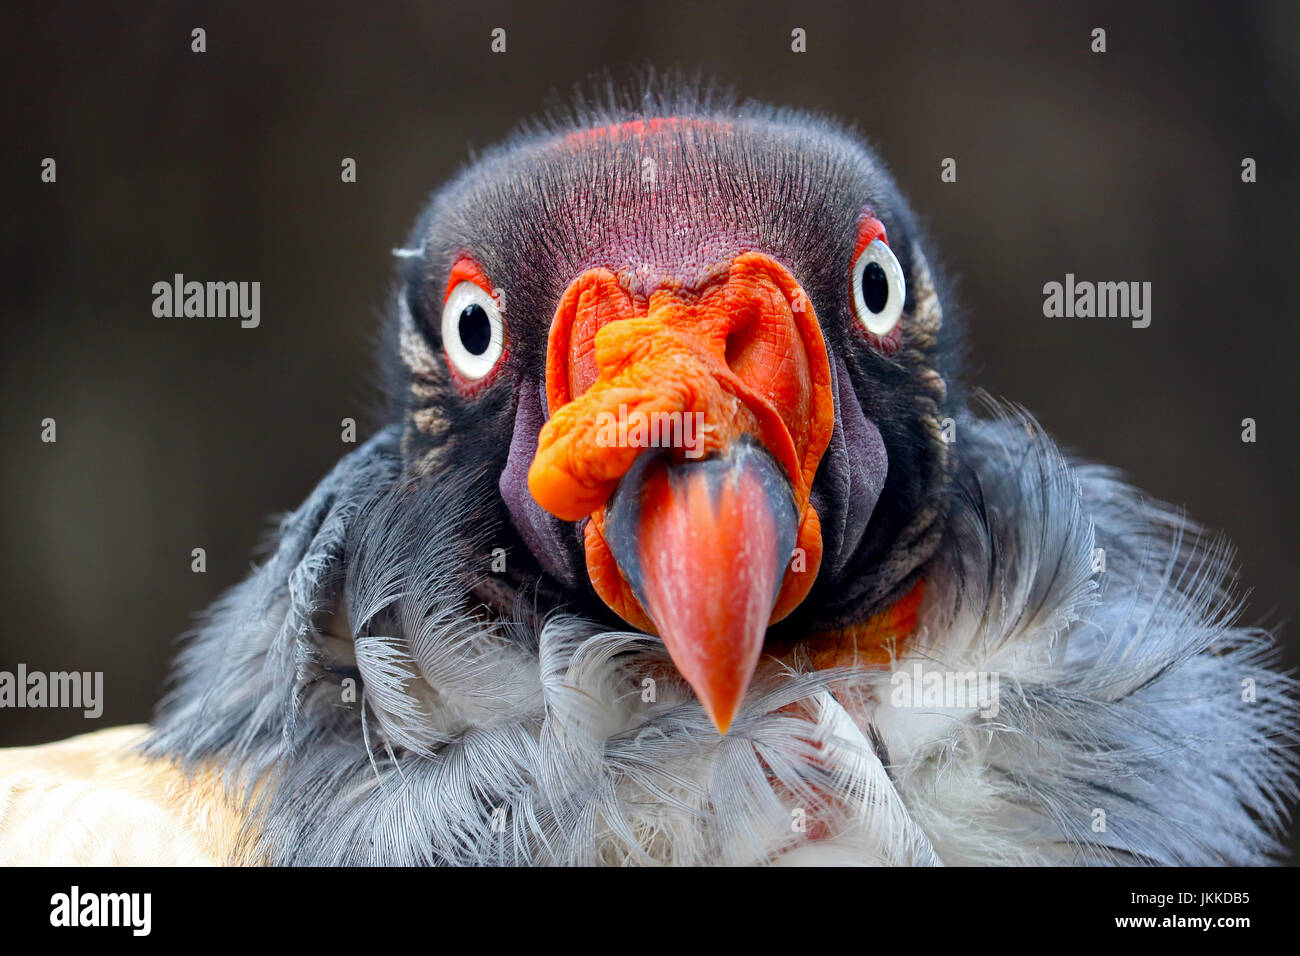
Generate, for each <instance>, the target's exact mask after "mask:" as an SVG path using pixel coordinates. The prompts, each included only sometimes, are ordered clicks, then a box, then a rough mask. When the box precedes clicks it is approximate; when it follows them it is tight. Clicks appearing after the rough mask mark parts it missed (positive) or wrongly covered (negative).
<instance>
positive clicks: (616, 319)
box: [528, 252, 834, 633]
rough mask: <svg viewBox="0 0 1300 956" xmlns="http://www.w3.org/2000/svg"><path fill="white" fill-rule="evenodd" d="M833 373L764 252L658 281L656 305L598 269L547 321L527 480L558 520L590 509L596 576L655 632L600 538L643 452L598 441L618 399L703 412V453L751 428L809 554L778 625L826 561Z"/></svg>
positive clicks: (813, 320) (798, 298)
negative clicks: (701, 275)
mask: <svg viewBox="0 0 1300 956" xmlns="http://www.w3.org/2000/svg"><path fill="white" fill-rule="evenodd" d="M830 375H831V373H830V363H829V359H828V358H827V354H826V345H825V342H824V341H823V339H822V334H821V327H820V325H819V324H818V322H817V316H816V314H815V313H814V311H813V307H812V303H811V302H809V301H808V298H807V296H805V295H804V293H803V290H802V289H801V288H800V287H799V284H798V282H796V281H795V279H794V277H793V276H791V275H790V273H789V271H788V270H786V269H785V268H784V267H782V266H781V265H779V264H778V263H777V262H775V261H774V260H772V259H771V258H770V257H768V256H766V255H763V254H762V253H757V252H747V253H743V254H741V255H740V256H737V257H736V258H735V259H734V260H733V261H732V262H731V263H730V264H729V265H728V266H727V268H726V269H725V271H719V272H718V273H717V274H716V275H715V276H714V277H713V278H712V279H711V280H709V281H707V282H706V283H704V284H703V286H702V287H701V288H698V289H693V290H688V289H683V288H680V287H671V286H665V287H660V288H658V289H656V290H655V291H654V292H652V293H651V294H650V296H649V298H648V300H647V299H638V298H637V297H635V296H633V295H631V294H630V293H629V292H627V291H626V290H625V289H624V288H623V287H622V286H621V285H620V284H619V281H618V277H617V276H616V275H615V274H614V273H613V272H612V271H610V270H608V269H592V270H589V271H588V272H585V273H584V274H583V275H581V276H579V277H578V279H576V280H575V281H574V282H573V284H572V285H571V286H570V287H569V289H568V290H567V291H566V293H565V295H564V297H563V298H562V299H561V301H560V305H559V307H558V308H557V310H556V315H555V321H554V322H553V323H552V326H551V334H550V342H549V347H548V354H547V374H546V393H547V404H548V406H549V409H550V413H551V417H550V420H549V421H548V422H547V423H546V425H545V426H543V428H542V431H541V434H540V436H539V439H538V448H537V454H536V456H535V457H534V459H533V463H532V466H531V467H530V469H529V472H528V485H529V489H530V491H531V492H532V494H533V497H534V498H536V500H537V502H538V504H540V505H541V506H542V507H543V508H545V509H546V510H547V511H549V512H551V513H552V514H554V515H556V516H557V517H560V518H562V519H564V520H568V521H576V520H579V519H581V518H583V517H586V516H588V515H590V516H591V521H590V523H589V524H588V526H587V530H586V538H585V545H586V552H587V572H588V575H589V577H590V578H591V582H592V585H593V586H594V587H595V589H596V592H597V594H599V595H600V597H601V598H602V599H603V600H604V601H605V603H606V604H608V605H609V606H610V608H611V609H612V610H613V611H614V612H615V613H617V614H618V615H619V616H621V617H622V618H623V619H624V620H626V621H628V622H629V623H630V624H632V625H634V626H636V627H638V628H640V629H642V630H645V631H648V632H650V633H655V628H654V625H653V623H652V622H651V621H650V619H649V616H648V615H647V614H646V613H645V610H644V609H643V608H641V606H640V604H639V602H638V601H637V599H636V597H635V596H634V595H633V594H632V592H631V589H630V588H629V587H628V585H627V583H626V582H625V581H624V580H623V577H622V574H621V573H620V572H619V570H618V567H617V565H616V564H615V562H614V558H613V554H612V553H611V552H610V550H609V546H608V545H607V544H606V542H605V538H604V528H605V516H604V506H605V503H606V502H607V501H608V500H609V496H610V495H611V494H612V493H613V491H614V488H615V486H616V485H617V484H618V481H619V479H620V478H622V476H623V475H624V474H625V473H626V472H627V470H628V469H629V468H630V467H631V466H632V463H633V462H634V461H635V460H636V458H637V456H638V455H639V454H641V453H642V452H643V451H644V449H643V448H636V447H611V446H610V445H609V444H602V443H601V442H600V440H599V431H600V422H601V414H602V413H609V414H612V415H614V416H616V417H617V415H618V413H619V406H620V405H624V406H626V409H627V413H628V414H632V413H643V414H646V415H652V414H654V413H659V412H668V413H671V412H681V413H684V414H692V413H695V412H699V413H702V414H703V416H704V423H705V432H704V451H705V454H706V455H707V454H710V453H714V452H720V451H723V450H725V449H726V448H728V447H729V446H730V444H731V443H732V442H734V441H736V440H737V439H738V438H739V437H740V436H742V435H750V436H753V437H754V438H755V439H757V440H758V441H759V442H760V443H761V444H762V445H763V446H764V447H765V448H766V449H767V450H768V451H769V452H770V453H771V454H772V456H773V457H774V458H775V459H776V461H777V463H778V464H779V465H780V466H781V468H782V469H783V470H784V471H785V473H786V474H787V475H788V476H789V478H790V483H791V487H792V489H793V492H794V499H795V507H796V513H797V514H798V516H799V522H800V523H799V529H798V534H797V547H798V548H801V549H802V550H803V556H804V561H803V562H802V565H801V570H798V571H796V570H793V569H792V568H791V569H788V570H787V572H786V574H785V578H784V580H783V581H782V585H781V590H780V592H779V594H778V597H777V601H776V605H775V607H774V608H773V612H772V619H771V620H772V622H773V623H774V622H776V621H778V620H780V619H781V618H783V617H785V616H786V615H787V614H789V613H790V612H791V611H792V610H794V608H795V607H796V606H798V604H799V602H801V601H802V600H803V599H804V597H806V596H807V594H808V590H809V589H810V588H811V587H812V583H813V581H814V580H815V578H816V575H817V570H818V568H819V567H820V563H821V551H822V541H821V524H820V521H819V519H818V516H817V511H816V509H815V508H814V507H812V505H811V504H810V502H809V495H810V493H811V490H812V482H813V478H814V476H815V475H816V473H817V466H818V464H819V463H820V461H821V458H822V455H823V454H824V453H825V451H826V447H827V445H828V444H829V443H830V438H831V431H832V428H833V427H834V400H833V397H832V396H833V393H832V390H831V378H830ZM679 453H680V452H679Z"/></svg>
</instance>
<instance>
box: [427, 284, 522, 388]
mask: <svg viewBox="0 0 1300 956" xmlns="http://www.w3.org/2000/svg"><path fill="white" fill-rule="evenodd" d="M442 345H443V348H444V349H446V351H447V359H448V361H450V362H451V367H452V368H453V369H455V370H456V372H458V373H459V374H460V376H461V377H462V378H464V379H466V380H467V381H470V382H477V381H479V380H480V379H482V378H484V377H485V376H486V375H487V374H488V373H489V372H491V371H492V370H493V369H494V368H496V365H497V362H498V361H499V360H500V359H501V354H502V352H504V351H505V345H506V333H505V322H504V321H503V320H502V318H501V309H500V308H499V307H498V306H497V303H496V300H495V299H493V298H492V296H490V295H488V293H487V292H486V291H485V290H484V289H483V288H482V287H481V286H479V285H478V283H476V282H470V281H462V282H459V283H457V284H456V286H455V287H454V288H453V289H452V290H451V293H450V294H449V295H448V296H447V304H446V305H444V306H443V307H442Z"/></svg>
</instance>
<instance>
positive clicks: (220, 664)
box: [155, 414, 1296, 864]
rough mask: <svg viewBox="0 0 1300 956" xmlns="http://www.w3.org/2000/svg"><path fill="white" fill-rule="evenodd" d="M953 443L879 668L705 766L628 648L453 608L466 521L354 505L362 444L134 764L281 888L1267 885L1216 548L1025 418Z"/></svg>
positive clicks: (1272, 800) (786, 684) (1254, 710)
mask: <svg viewBox="0 0 1300 956" xmlns="http://www.w3.org/2000/svg"><path fill="white" fill-rule="evenodd" d="M959 434H960V435H961V436H962V437H961V442H962V444H961V445H960V447H959V452H960V455H961V459H962V460H963V461H964V462H966V463H967V464H968V466H969V469H970V470H969V473H967V474H965V475H963V476H959V478H958V484H959V486H960V488H961V490H962V493H963V495H964V498H963V499H962V500H960V501H959V502H958V504H957V509H956V516H955V519H954V523H953V526H952V528H951V529H950V532H949V534H948V537H947V539H946V540H945V543H944V545H943V546H942V547H941V549H940V551H939V553H938V555H937V556H936V557H935V558H934V559H933V560H932V562H931V563H930V566H929V567H928V568H927V571H926V582H927V588H926V597H925V601H924V603H923V605H922V608H921V616H920V621H921V624H920V628H919V631H918V634H917V636H916V638H915V640H914V641H913V642H912V643H911V644H910V645H909V646H908V649H907V651H906V654H905V656H904V658H903V659H902V660H899V661H897V662H895V668H894V670H892V671H891V670H883V671H882V670H876V671H862V670H859V671H836V672H833V673H832V672H821V673H795V672H792V671H791V670H789V669H788V668H786V667H783V666H780V665H778V664H776V663H775V662H766V663H765V664H764V665H763V667H762V668H761V669H760V672H759V674H758V675H757V676H756V677H755V680H754V683H753V685H752V687H751V690H750V691H749V693H748V695H747V697H746V701H745V705H744V707H743V709H742V712H741V713H740V714H739V715H738V717H737V719H736V721H735V723H734V725H733V728H732V730H731V731H730V732H729V733H728V735H727V736H726V737H719V736H718V735H717V733H716V732H715V731H714V730H713V728H712V726H711V725H710V723H709V721H708V720H707V718H706V717H705V715H704V713H703V711H702V710H701V708H700V706H699V704H698V702H697V701H696V700H695V698H694V696H693V694H692V693H691V691H690V689H689V687H687V686H685V685H684V684H683V683H682V682H681V681H680V680H678V679H676V678H674V677H673V676H671V675H672V673H673V672H672V670H671V668H670V667H669V666H668V660H667V658H666V655H665V652H664V649H663V647H662V645H661V644H660V643H659V642H658V641H657V640H654V639H652V638H647V637H646V636H644V635H636V634H621V633H605V632H601V631H600V630H599V629H598V628H597V627H595V626H594V625H593V624H591V623H590V622H587V621H584V620H581V619H578V618H574V617H568V616H564V615H549V616H543V617H540V618H536V617H534V616H533V615H531V614H528V613H520V614H519V615H518V619H517V620H515V621H513V622H500V621H495V620H494V619H493V616H492V615H491V614H488V613H487V612H484V611H483V609H481V608H480V609H478V610H477V611H472V610H470V609H467V608H466V607H465V605H464V603H463V601H464V594H465V582H464V581H463V580H462V579H461V578H457V577H452V576H451V575H450V574H449V572H448V571H447V569H448V568H451V567H463V566H464V564H465V561H464V559H463V556H462V555H461V554H460V553H459V552H457V551H456V550H455V548H454V547H453V545H452V544H451V543H448V540H449V539H450V537H451V536H450V535H447V534H444V533H443V529H445V527H446V525H447V522H448V521H449V520H450V518H449V517H448V516H451V517H455V518H457V519H459V516H461V515H463V514H465V513H466V512H465V511H464V505H463V503H460V502H458V501H456V500H455V499H454V497H453V492H451V491H444V492H442V493H441V497H439V496H433V498H434V499H435V500H431V501H430V502H429V503H428V505H427V510H425V511H422V512H421V513H418V514H407V513H406V512H405V511H403V510H401V509H399V508H396V507H393V506H392V504H391V500H392V496H391V495H390V496H389V497H387V498H385V497H384V496H382V495H379V496H376V493H375V492H374V491H373V490H367V489H374V488H376V487H387V486H391V485H393V484H395V483H396V481H395V476H396V472H395V467H396V466H395V465H394V464H393V463H392V460H391V457H389V456H388V453H387V452H386V451H385V449H391V447H392V446H393V443H394V442H395V440H396V439H395V436H394V435H393V434H389V433H385V434H384V435H381V436H379V437H378V438H376V439H375V440H374V441H372V442H371V443H370V445H368V446H367V447H366V448H364V449H362V450H360V451H358V452H357V453H356V455H355V456H353V459H350V460H349V461H345V462H344V463H343V464H342V465H340V467H339V469H338V470H336V472H335V473H334V475H332V476H331V477H330V478H329V479H327V481H326V483H325V484H324V485H323V486H322V490H318V492H317V493H316V495H314V496H313V498H312V499H311V500H310V501H309V502H308V503H307V504H306V505H304V506H303V508H302V509H301V510H300V511H299V513H298V514H297V515H295V516H294V517H293V518H291V519H289V521H287V522H286V523H285V525H284V527H283V529H282V534H281V539H280V543H279V546H278V550H277V553H276V554H275V556H274V557H273V558H272V559H271V560H270V561H269V562H268V563H267V564H266V565H265V566H264V567H263V568H261V569H260V570H259V571H258V572H257V573H256V574H255V575H254V576H253V577H252V578H250V579H249V581H247V582H245V583H244V584H243V585H241V586H240V588H238V589H236V591H235V592H233V593H232V595H231V596H229V597H228V598H227V599H226V602H225V604H224V605H222V606H220V607H218V608H217V609H216V610H215V611H214V613H213V615H212V618H211V620H210V621H209V623H208V624H207V625H206V627H205V628H204V629H203V630H202V631H201V632H200V634H199V636H198V639H197V640H196V641H195V642H194V644H193V645H192V646H191V648H190V649H189V650H188V651H187V653H186V657H185V659H184V668H183V671H182V675H181V681H182V683H181V686H180V688H179V689H178V691H177V692H176V693H175V694H174V695H173V697H172V698H171V700H170V702H169V704H168V706H167V708H166V709H165V710H164V713H163V715H162V717H161V719H160V722H159V723H160V732H159V734H160V735H159V737H158V738H157V740H156V742H155V748H156V749H157V750H159V751H161V752H166V753H171V754H176V755H181V756H183V757H185V758H187V759H189V760H201V759H204V758H206V757H210V756H212V755H220V756H221V757H222V759H224V760H226V761H228V765H229V766H230V768H231V771H232V773H231V777H232V779H237V780H239V781H242V782H243V783H244V784H246V785H247V784H249V783H251V782H252V781H255V780H258V779H270V778H271V777H273V778H274V779H275V780H276V781H278V785H277V786H275V787H268V788H265V789H264V790H263V794H262V799H261V802H260V804H259V810H260V811H261V813H262V817H261V819H262V821H263V822H262V827H261V845H262V846H263V847H264V848H265V850H266V852H267V853H268V855H269V856H270V857H271V859H273V860H274V861H276V862H285V863H341V862H351V863H397V864H403V863H461V864H483V863H521V862H536V863H588V864H589V863H606V864H611V863H612V864H619V863H656V862H657V863H675V864H702V863H719V864H746V863H764V862H785V863H801V864H803V863H868V864H935V863H945V864H1025V863H1031V864H1032V863H1109V862H1138V863H1173V864H1217V863H1255V862H1262V861H1265V860H1267V859H1268V856H1269V854H1272V853H1276V852H1277V850H1278V848H1277V845H1276V843H1275V842H1274V839H1273V836H1272V834H1274V833H1276V832H1277V831H1278V830H1279V828H1280V827H1281V825H1282V823H1283V820H1284V813H1285V805H1286V804H1287V802H1289V801H1290V800H1292V799H1294V797H1295V796H1296V793H1295V785H1294V771H1295V759H1294V752H1293V751H1292V750H1291V749H1290V748H1291V746H1292V745H1293V744H1294V743H1295V727H1296V709H1295V699H1296V694H1295V691H1296V686H1295V684H1294V682H1292V681H1291V680H1290V679H1289V678H1288V677H1285V676H1282V675H1280V674H1279V673H1277V672H1276V671H1275V670H1274V669H1272V668H1271V666H1270V662H1271V660H1272V657H1271V655H1272V641H1271V638H1270V636H1269V635H1268V634H1266V633H1263V632H1261V631H1257V630H1251V629H1245V628H1241V627H1238V626H1235V625H1234V623H1233V620H1234V618H1235V615H1236V612H1237V607H1236V605H1235V604H1234V602H1233V599H1232V598H1231V597H1229V596H1228V595H1227V594H1226V593H1225V592H1224V591H1223V589H1222V585H1223V584H1224V580H1225V576H1226V575H1227V572H1228V560H1229V559H1228V555H1227V553H1226V552H1225V549H1224V548H1222V547H1221V546H1218V545H1215V544H1213V543H1206V542H1203V540H1202V539H1201V537H1200V535H1199V533H1198V532H1197V531H1196V529H1194V528H1192V527H1191V526H1190V525H1189V524H1187V523H1186V522H1185V521H1184V520H1182V519H1181V518H1179V517H1177V516H1175V515H1173V514H1171V513H1169V512H1167V511H1165V510H1164V509H1162V508H1161V507H1160V506H1158V505H1154V504H1151V503H1147V502H1143V501H1142V500H1140V499H1139V498H1138V497H1137V495H1136V493H1135V492H1134V491H1133V490H1132V489H1131V488H1129V487H1127V486H1126V485H1124V484H1123V483H1121V482H1120V481H1119V480H1118V479H1116V478H1115V476H1114V475H1112V474H1111V473H1110V472H1108V471H1106V470H1104V469H1100V468H1097V467H1092V466H1083V467H1078V468H1071V467H1070V466H1068V465H1067V464H1066V462H1065V461H1063V460H1062V459H1061V457H1060V456H1059V454H1058V453H1057V451H1056V449H1055V448H1054V446H1053V445H1052V444H1051V442H1050V441H1049V440H1048V439H1047V438H1046V437H1045V436H1044V435H1043V434H1042V433H1041V432H1040V431H1039V430H1038V429H1037V427H1036V426H1035V425H1034V424H1033V423H1032V422H1031V421H1030V420H1029V419H1028V418H1027V417H1025V416H1022V415H1018V414H1006V415H1004V416H1003V417H1002V418H1001V419H999V420H997V421H994V422H976V421H973V420H972V421H969V422H964V423H963V424H962V428H961V429H960V431H959ZM366 495H369V496H370V498H369V499H367V498H366V497H365V496H366ZM407 510H409V509H407ZM357 542H360V544H357ZM1095 548H1102V549H1104V553H1105V570H1104V571H1101V572H1094V561H1095V560H1096V558H1097V554H1098V553H1097V552H1096V551H1095V550H1094V549H1095ZM322 595H329V598H328V599H327V598H324V597H322ZM335 605H337V606H335ZM268 615H269V618H270V619H271V620H272V621H274V622H276V624H277V626H273V627H267V626H266V620H267V619H268ZM349 649H350V651H349ZM918 664H920V665H922V666H923V668H924V670H923V672H924V673H930V672H933V673H938V674H940V675H944V674H947V673H950V672H971V673H977V674H984V675H986V676H989V675H996V677H997V689H998V695H997V699H996V714H995V715H994V714H989V713H988V711H989V708H987V707H983V706H981V704H980V703H979V702H972V701H969V700H966V701H952V700H945V701H941V702H939V704H938V705H935V704H932V703H926V702H925V701H921V702H920V703H919V705H916V706H912V705H911V704H916V703H917V702H916V701H911V702H906V701H905V702H904V703H905V704H908V705H907V706H903V705H900V703H899V701H898V700H897V695H896V694H895V689H896V687H897V682H896V680H895V676H894V675H895V674H896V673H898V672H903V673H905V674H911V673H913V668H914V667H915V666H916V665H918ZM351 666H355V668H356V671H357V672H358V675H359V678H360V681H359V684H360V686H361V688H362V694H361V699H360V700H358V701H356V702H355V703H352V702H349V701H348V700H347V699H346V698H342V699H341V697H340V683H339V678H338V675H339V674H341V673H345V672H346V668H347V667H351ZM652 675H653V677H652V679H653V681H654V683H653V685H648V684H646V683H645V681H646V679H647V677H651V676H652ZM1251 682H1253V684H1252V683H1251ZM650 686H653V695H651V694H650V693H649V692H648V689H649V688H650ZM1252 686H1253V689H1254V699H1253V700H1251V701H1247V700H1243V690H1244V689H1246V688H1249V687H1252ZM284 687H295V688H296V691H295V693H294V694H293V695H292V697H291V699H286V695H285V693H284V692H283V690H282V688H284ZM651 696H652V697H653V699H647V698H649V697H651ZM1247 696H1248V695H1247ZM986 703H987V702H986ZM982 711H983V712H984V713H983V715H982V713H981V712H982Z"/></svg>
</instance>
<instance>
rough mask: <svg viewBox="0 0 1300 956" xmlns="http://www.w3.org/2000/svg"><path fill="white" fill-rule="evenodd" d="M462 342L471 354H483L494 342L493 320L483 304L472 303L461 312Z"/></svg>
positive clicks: (460, 329) (459, 327) (460, 328)
mask: <svg viewBox="0 0 1300 956" xmlns="http://www.w3.org/2000/svg"><path fill="white" fill-rule="evenodd" d="M457 328H458V330H459V332H460V344H461V345H463V346H465V351H466V352H468V353H469V354H470V355H482V354H483V353H484V352H486V351H487V350H488V346H489V345H490V344H492V320H491V319H489V318H488V315H487V312H485V311H483V306H481V305H477V304H472V305H467V306H465V308H464V309H462V310H461V313H460V325H459V326H458V327H457Z"/></svg>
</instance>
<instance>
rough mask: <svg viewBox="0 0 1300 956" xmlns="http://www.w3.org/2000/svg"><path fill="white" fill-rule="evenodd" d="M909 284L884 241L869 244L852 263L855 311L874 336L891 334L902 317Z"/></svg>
mask: <svg viewBox="0 0 1300 956" xmlns="http://www.w3.org/2000/svg"><path fill="white" fill-rule="evenodd" d="M906 298H907V283H906V281H905V280H904V279H903V267H902V266H901V265H899V264H898V260H897V259H896V258H894V254H893V253H892V252H890V250H889V246H887V245H885V243H884V241H883V240H880V239H874V240H872V241H871V242H869V243H867V247H866V248H865V249H863V250H862V253H861V255H859V256H858V259H857V261H856V262H855V263H853V309H854V311H855V312H856V313H857V315H858V321H859V322H861V323H862V325H863V327H865V328H866V330H867V331H868V332H870V333H872V334H873V335H881V336H883V335H888V334H889V333H890V332H892V331H893V330H894V326H896V325H897V324H898V320H899V318H900V317H901V316H902V314H903V300H904V299H906Z"/></svg>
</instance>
